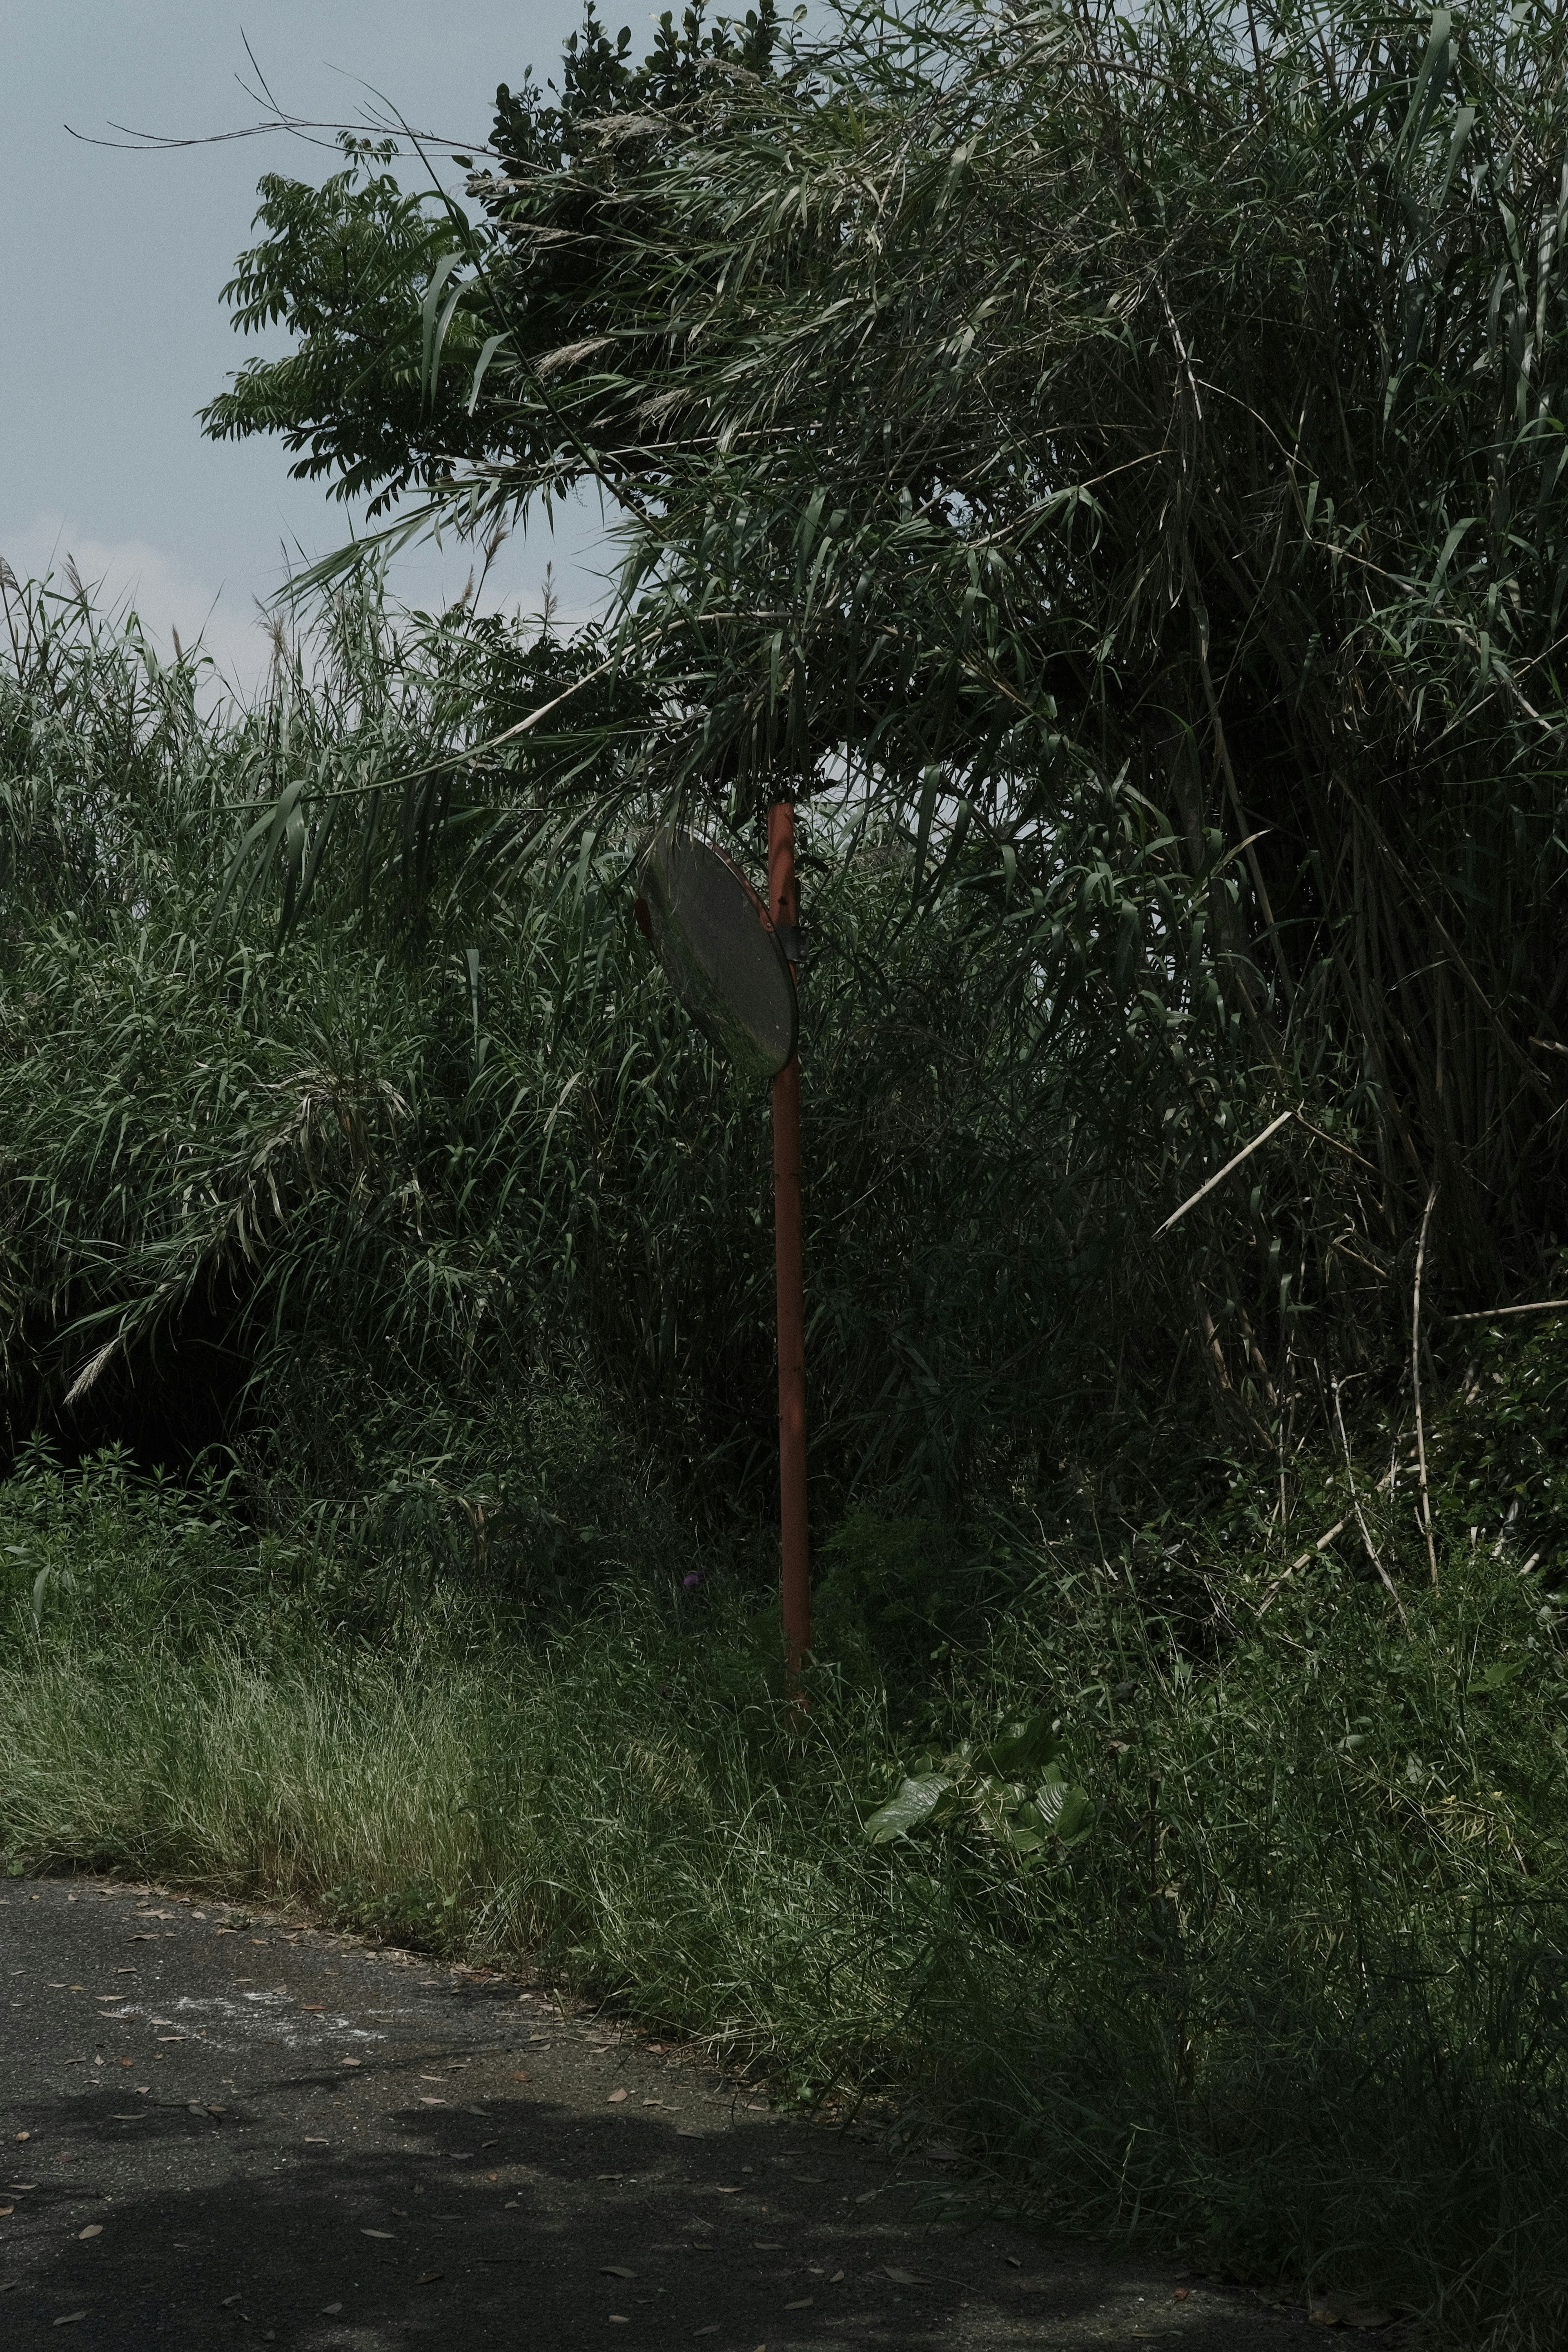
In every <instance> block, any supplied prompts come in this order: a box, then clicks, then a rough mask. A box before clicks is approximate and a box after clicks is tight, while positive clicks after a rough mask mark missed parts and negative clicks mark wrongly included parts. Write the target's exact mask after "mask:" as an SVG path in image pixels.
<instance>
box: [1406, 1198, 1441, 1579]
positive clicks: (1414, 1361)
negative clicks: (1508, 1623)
mask: <svg viewBox="0 0 1568 2352" xmlns="http://www.w3.org/2000/svg"><path fill="white" fill-rule="evenodd" d="M1436 1198H1437V1187H1436V1184H1434V1185H1433V1187H1432V1189H1431V1191H1430V1192H1428V1193H1427V1195H1426V1210H1425V1213H1423V1215H1422V1219H1421V1239H1420V1241H1419V1242H1418V1243H1417V1244H1416V1248H1415V1293H1414V1296H1413V1297H1412V1301H1411V1307H1410V1385H1411V1387H1412V1389H1413V1390H1414V1391H1415V1458H1416V1461H1417V1462H1418V1464H1419V1465H1420V1474H1421V1532H1422V1533H1423V1535H1424V1536H1425V1537H1426V1559H1427V1563H1428V1565H1429V1567H1430V1568H1431V1570H1432V1581H1433V1583H1434V1585H1436V1581H1437V1547H1436V1544H1435V1543H1434V1542H1433V1540H1432V1495H1431V1490H1430V1488H1429V1487H1428V1486H1427V1484H1426V1423H1425V1421H1424V1420H1423V1418H1422V1414H1421V1270H1422V1267H1423V1266H1424V1265H1425V1264H1426V1228H1427V1226H1428V1225H1429V1224H1430V1223H1431V1222H1432V1210H1433V1206H1434V1204H1435V1202H1436Z"/></svg>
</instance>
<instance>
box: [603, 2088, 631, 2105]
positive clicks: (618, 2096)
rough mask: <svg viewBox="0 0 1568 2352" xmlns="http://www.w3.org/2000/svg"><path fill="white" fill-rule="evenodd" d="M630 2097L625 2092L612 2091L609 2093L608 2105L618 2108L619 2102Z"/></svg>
mask: <svg viewBox="0 0 1568 2352" xmlns="http://www.w3.org/2000/svg"><path fill="white" fill-rule="evenodd" d="M629 2096H630V2093H629V2092H627V2091H612V2092H611V2093H610V2096H609V2101H608V2104H609V2105H611V2106H612V2107H618V2106H619V2105H620V2103H621V2101H622V2100H623V2099H625V2098H629Z"/></svg>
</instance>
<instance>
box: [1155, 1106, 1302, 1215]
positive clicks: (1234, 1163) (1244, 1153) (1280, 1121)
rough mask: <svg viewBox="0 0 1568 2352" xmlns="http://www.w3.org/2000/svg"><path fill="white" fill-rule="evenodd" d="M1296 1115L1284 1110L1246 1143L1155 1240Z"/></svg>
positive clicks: (1185, 1203)
mask: <svg viewBox="0 0 1568 2352" xmlns="http://www.w3.org/2000/svg"><path fill="white" fill-rule="evenodd" d="M1295 1116H1296V1114H1295V1112H1294V1111H1293V1110H1282V1111H1281V1112H1280V1114H1279V1118H1276V1119H1271V1120H1270V1121H1269V1123H1268V1126H1267V1127H1266V1128H1265V1129H1264V1130H1263V1132H1262V1134H1261V1135H1255V1136H1254V1137H1253V1139H1252V1140H1251V1142H1250V1143H1244V1144H1243V1146H1242V1148H1241V1150H1239V1151H1238V1152H1237V1155H1236V1157H1235V1159H1234V1160H1226V1163H1225V1166H1224V1167H1223V1168H1221V1169H1220V1170H1218V1171H1217V1172H1216V1173H1215V1175H1213V1176H1211V1177H1210V1178H1209V1181H1208V1182H1207V1183H1206V1184H1200V1185H1199V1186H1198V1189H1197V1191H1196V1192H1194V1194H1193V1195H1192V1197H1191V1199H1190V1200H1186V1201H1184V1202H1182V1205H1181V1207H1180V1208H1179V1209H1173V1210H1172V1212H1171V1213H1170V1215H1169V1216H1168V1217H1167V1218H1166V1220H1165V1222H1164V1223H1163V1225H1160V1226H1158V1227H1157V1228H1156V1230H1155V1234H1154V1239H1155V1240H1156V1241H1158V1240H1159V1238H1160V1235H1161V1234H1168V1233H1169V1232H1170V1230H1171V1227H1172V1226H1173V1224H1175V1223H1177V1221H1178V1220H1179V1219H1180V1218H1182V1217H1184V1216H1185V1215H1186V1213H1187V1211H1188V1210H1189V1209H1195V1208H1196V1207H1197V1204H1198V1202H1200V1201H1201V1200H1202V1199H1203V1198H1204V1196H1205V1193H1208V1192H1213V1191H1214V1188H1215V1185H1216V1184H1222V1183H1223V1182H1224V1181H1225V1180H1226V1177H1227V1176H1228V1175H1229V1174H1230V1171H1231V1170H1232V1169H1233V1168H1239V1167H1240V1165H1241V1163H1242V1161H1243V1160H1249V1159H1250V1158H1251V1156H1252V1154H1253V1153H1254V1152H1255V1151H1257V1150H1260V1148H1261V1147H1262V1146H1263V1145H1264V1144H1266V1143H1267V1142H1268V1139H1269V1137H1270V1136H1271V1135H1278V1134H1279V1129H1281V1128H1282V1127H1283V1126H1284V1125H1285V1122H1286V1120H1287V1119H1291V1118H1295Z"/></svg>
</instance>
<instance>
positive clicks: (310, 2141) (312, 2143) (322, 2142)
mask: <svg viewBox="0 0 1568 2352" xmlns="http://www.w3.org/2000/svg"><path fill="white" fill-rule="evenodd" d="M305 2145H306V2147H331V2140H329V2139H314V2138H312V2137H311V2136H310V2133H309V2132H307V2133H306V2135H305Z"/></svg>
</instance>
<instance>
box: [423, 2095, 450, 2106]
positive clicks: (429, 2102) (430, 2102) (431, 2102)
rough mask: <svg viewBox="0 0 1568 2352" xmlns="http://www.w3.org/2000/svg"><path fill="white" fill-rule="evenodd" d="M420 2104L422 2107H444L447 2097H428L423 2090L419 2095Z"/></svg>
mask: <svg viewBox="0 0 1568 2352" xmlns="http://www.w3.org/2000/svg"><path fill="white" fill-rule="evenodd" d="M419 2104H420V2105H421V2106H422V2107H444V2106H445V2105H446V2104H447V2102H446V2100H445V2099H430V2098H426V2095H425V2094H424V2093H423V2092H421V2093H420V2095H419Z"/></svg>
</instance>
